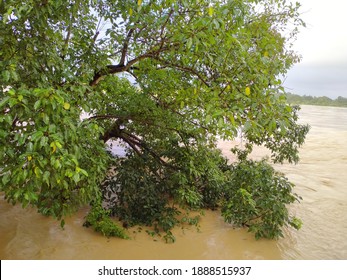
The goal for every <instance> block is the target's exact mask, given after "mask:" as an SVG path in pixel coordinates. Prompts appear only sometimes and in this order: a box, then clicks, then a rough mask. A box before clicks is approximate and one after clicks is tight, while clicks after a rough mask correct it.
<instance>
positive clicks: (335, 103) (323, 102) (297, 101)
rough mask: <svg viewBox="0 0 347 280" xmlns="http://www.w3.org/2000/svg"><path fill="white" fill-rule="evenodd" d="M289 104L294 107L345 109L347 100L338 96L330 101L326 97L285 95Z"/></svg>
mask: <svg viewBox="0 0 347 280" xmlns="http://www.w3.org/2000/svg"><path fill="white" fill-rule="evenodd" d="M286 97H287V100H288V103H289V104H294V105H316V106H332V107H347V98H345V97H342V96H339V97H338V98H336V99H331V98H329V97H327V96H310V95H303V96H302V95H298V94H293V93H286Z"/></svg>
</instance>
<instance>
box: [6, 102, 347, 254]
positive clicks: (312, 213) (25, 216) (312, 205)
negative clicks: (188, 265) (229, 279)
mask: <svg viewBox="0 0 347 280" xmlns="http://www.w3.org/2000/svg"><path fill="white" fill-rule="evenodd" d="M301 122H303V123H309V124H310V125H311V127H312V128H311V131H310V134H309V135H308V138H307V141H306V143H305V145H304V147H303V148H302V149H301V161H300V163H299V164H298V165H283V166H276V168H277V169H279V170H281V171H282V172H284V173H285V174H286V175H287V176H288V177H289V178H290V180H291V181H292V182H294V183H295V184H296V192H297V193H298V194H299V195H301V196H302V197H303V198H304V200H303V201H302V202H301V203H300V204H295V205H293V206H292V207H291V212H292V213H295V214H296V215H297V216H299V217H300V218H301V219H302V220H303V222H304V225H303V228H302V229H301V230H300V231H295V230H286V231H285V238H282V239H280V240H278V241H269V240H260V241H255V240H254V237H253V235H252V234H249V233H247V231H246V230H244V229H234V228H232V227H231V226H230V225H227V224H225V223H224V222H223V220H222V218H221V217H220V215H219V213H218V212H217V211H215V212H213V211H207V212H206V213H205V216H204V217H203V218H202V221H201V227H200V229H199V232H197V230H196V229H195V228H185V229H175V230H174V234H175V236H176V238H177V240H176V242H175V243H174V244H165V243H164V242H162V241H161V240H159V239H158V240H156V239H153V238H152V237H150V236H148V235H147V234H146V233H145V230H142V232H138V230H137V228H133V229H131V230H130V231H129V233H130V235H131V236H132V240H121V239H116V238H111V239H107V238H104V237H102V236H100V235H99V234H97V233H94V232H93V231H92V230H90V229H86V228H84V227H82V223H83V217H84V216H85V215H86V213H87V211H88V209H81V210H80V211H79V212H78V213H77V214H76V215H75V216H73V217H71V218H68V219H67V222H66V226H65V229H64V230H62V229H61V228H60V227H59V225H58V223H56V222H55V221H54V220H52V219H50V218H47V217H43V216H41V215H39V214H37V213H36V212H35V210H34V209H22V208H20V207H19V206H18V207H17V206H15V207H13V206H11V205H8V204H7V203H5V202H4V201H3V199H2V198H1V199H0V259H347V239H346V237H347V148H346V143H347V141H346V140H347V109H342V108H329V107H315V106H303V107H302V111H301ZM220 146H221V148H222V150H223V151H224V152H225V154H226V155H227V156H231V154H230V152H229V148H230V146H231V145H230V143H221V144H220ZM265 154H266V151H265V150H264V149H261V148H259V149H257V150H256V151H255V153H254V154H253V157H255V158H257V157H258V158H259V157H261V156H263V155H265Z"/></svg>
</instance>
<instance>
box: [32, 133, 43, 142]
mask: <svg viewBox="0 0 347 280" xmlns="http://www.w3.org/2000/svg"><path fill="white" fill-rule="evenodd" d="M42 136H43V132H42V131H36V132H34V133H33V134H32V135H31V141H33V142H36V141H37V140H38V139H39V138H41V137H42Z"/></svg>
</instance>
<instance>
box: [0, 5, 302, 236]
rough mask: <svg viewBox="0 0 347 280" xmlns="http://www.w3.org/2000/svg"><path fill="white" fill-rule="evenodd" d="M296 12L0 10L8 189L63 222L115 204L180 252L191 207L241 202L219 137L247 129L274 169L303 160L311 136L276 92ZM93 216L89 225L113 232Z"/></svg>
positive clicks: (0, 156) (229, 8)
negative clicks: (179, 231)
mask: <svg viewBox="0 0 347 280" xmlns="http://www.w3.org/2000/svg"><path fill="white" fill-rule="evenodd" d="M299 7H300V5H299V4H293V3H291V2H290V1H285V0H257V1H255V0H248V1H239V0H234V1H231V0H230V1H219V0H218V1H217V0H215V1H214V0H212V1H210V0H209V1H207V0H193V1H186V0H155V1H138V2H137V3H136V1H124V0H122V1H117V0H112V1H111V0H89V1H81V0H68V1H61V0H58V1H50V0H49V1H38V0H32V1H24V2H23V1H17V0H11V1H1V2H0V67H1V69H2V73H1V75H0V81H1V85H0V124H1V126H0V136H1V138H0V162H1V166H0V190H1V191H3V192H4V193H5V196H6V199H7V200H8V201H10V202H12V203H16V202H19V203H21V204H22V205H23V207H25V206H26V205H28V204H31V205H34V206H36V207H37V208H38V210H39V212H41V213H43V214H46V215H51V216H53V217H55V218H57V219H58V220H61V219H63V218H64V216H66V215H67V214H69V213H71V212H73V211H75V210H76V209H78V207H79V206H81V205H84V204H88V203H89V204H90V203H92V202H93V203H94V204H95V203H96V201H99V204H100V203H101V200H102V199H104V200H107V199H108V198H109V200H108V201H107V202H108V207H109V208H111V209H110V212H111V213H113V214H114V215H117V216H118V217H119V218H121V219H122V220H123V221H124V222H126V223H128V224H130V225H134V224H148V225H153V226H154V228H155V231H160V230H164V231H166V232H167V235H166V236H167V239H168V240H169V241H170V240H171V241H172V240H173V238H172V234H171V231H170V230H171V228H172V227H174V226H175V225H178V224H182V223H186V222H187V221H188V222H189V223H196V222H197V221H198V219H197V218H196V217H190V216H189V212H190V211H191V210H197V209H201V208H212V209H215V208H218V207H219V206H220V203H221V201H223V199H224V200H225V199H226V198H228V199H232V197H233V196H232V195H231V194H230V191H229V190H230V189H232V188H230V187H229V185H230V184H229V179H230V178H229V176H231V175H232V173H233V170H234V168H230V166H228V163H227V161H226V159H225V158H223V157H222V156H221V154H220V151H218V149H217V142H218V139H220V138H222V139H226V140H231V139H234V138H235V137H236V136H237V134H238V131H239V130H240V129H242V131H243V134H244V137H246V138H247V140H248V142H249V143H251V144H258V145H262V144H263V145H265V146H267V147H268V148H269V149H270V151H271V153H272V158H273V160H274V161H275V162H284V161H286V160H287V161H290V162H297V161H298V159H299V157H298V148H299V147H300V145H302V144H303V141H304V139H305V135H306V134H307V132H308V127H307V126H304V125H299V124H297V119H298V116H297V111H298V108H296V107H293V106H290V105H288V104H287V101H286V98H285V97H284V96H283V94H282V95H279V93H283V92H284V89H283V87H282V86H281V80H279V78H278V77H279V76H281V75H283V74H285V73H286V72H287V70H288V69H289V68H290V67H291V66H292V65H293V64H294V63H296V62H298V61H299V56H298V55H296V54H295V53H294V52H293V51H292V50H291V43H292V42H293V40H295V37H296V34H297V32H298V28H299V27H300V26H302V25H304V24H303V22H302V21H301V20H300V17H299ZM284 34H286V35H284ZM110 140H116V141H118V143H121V144H122V145H124V146H125V149H126V153H127V155H126V158H124V159H120V158H115V159H113V160H111V157H110V155H109V154H108V153H107V152H106V150H107V149H106V147H107V145H108V143H109V141H110ZM243 162H246V161H243ZM250 163H251V162H250ZM111 165H113V167H114V168H115V169H114V171H115V172H114V174H115V177H114V178H111V179H110V177H107V176H106V175H107V173H108V172H109V171H108V170H109V169H110V167H111ZM251 166H253V167H254V168H256V169H257V168H258V166H257V164H255V163H254V164H253V163H252V165H251ZM270 175H271V176H275V175H274V174H272V173H271V172H270V173H269V176H270ZM271 176H270V177H271ZM276 176H277V175H276ZM276 176H275V177H276ZM276 178H277V177H276ZM233 180H234V179H233ZM278 184H280V183H278ZM281 184H282V183H281ZM284 185H285V184H284ZM265 191H266V192H267V191H268V190H267V189H266V190H265ZM226 193H228V195H229V196H227V197H226V196H225V194H226ZM251 195H252V194H251ZM286 203H287V201H283V204H286ZM239 206H241V205H239ZM95 207H97V206H96V205H94V208H93V209H96V210H92V214H91V216H89V217H87V219H92V220H93V221H98V224H97V225H94V224H95V223H94V222H93V223H91V224H93V225H94V227H95V228H96V229H97V230H100V231H101V232H103V233H104V234H106V235H108V234H110V235H113V234H114V233H117V234H118V231H113V229H112V227H111V226H110V223H109V221H110V220H108V219H107V215H106V212H103V211H102V210H101V209H100V208H95ZM98 207H101V206H100V205H99V206H98ZM178 209H181V210H178ZM238 210H240V211H242V210H241V209H238ZM93 211H94V212H93ZM186 212H187V213H186ZM185 213H186V214H185ZM99 219H106V224H101V223H99V222H100V220H99ZM263 220H264V221H265V218H264V219H263ZM289 224H290V223H289ZM100 225H102V227H103V226H104V225H105V229H101V228H100ZM120 235H121V236H123V235H122V234H121V233H120ZM273 235H274V236H275V235H277V232H275V233H274V234H273ZM269 236H270V237H271V234H269Z"/></svg>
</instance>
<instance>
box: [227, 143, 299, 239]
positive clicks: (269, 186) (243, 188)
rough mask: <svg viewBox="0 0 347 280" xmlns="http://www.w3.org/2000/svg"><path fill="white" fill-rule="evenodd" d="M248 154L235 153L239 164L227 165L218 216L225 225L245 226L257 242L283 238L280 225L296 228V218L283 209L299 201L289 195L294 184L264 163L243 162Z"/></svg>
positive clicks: (297, 226) (296, 197)
mask: <svg viewBox="0 0 347 280" xmlns="http://www.w3.org/2000/svg"><path fill="white" fill-rule="evenodd" d="M249 151H250V149H246V150H245V151H240V150H235V152H236V153H238V154H239V162H237V163H234V164H232V166H231V169H232V172H231V177H230V180H229V181H228V187H227V191H226V194H225V197H224V203H223V205H222V216H223V217H224V219H225V220H226V221H227V222H232V223H234V224H236V225H239V226H247V227H249V231H251V232H254V233H255V237H256V238H257V239H258V238H261V237H266V238H277V237H280V236H283V234H282V227H283V226H284V225H291V226H293V227H294V228H296V229H299V228H300V226H301V221H300V219H298V218H296V217H290V215H289V213H288V210H287V208H286V205H288V204H290V203H293V202H295V201H299V200H300V199H301V197H299V196H298V195H296V194H293V193H292V189H293V187H294V185H293V184H292V183H290V182H289V181H288V179H287V178H286V177H284V175H283V174H280V173H278V172H276V171H275V170H274V169H273V167H272V166H271V165H270V164H268V163H267V162H266V161H265V160H262V161H259V162H256V161H253V160H250V159H247V158H246V156H245V155H246V154H247V153H248V152H249Z"/></svg>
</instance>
